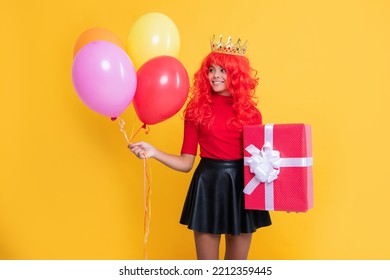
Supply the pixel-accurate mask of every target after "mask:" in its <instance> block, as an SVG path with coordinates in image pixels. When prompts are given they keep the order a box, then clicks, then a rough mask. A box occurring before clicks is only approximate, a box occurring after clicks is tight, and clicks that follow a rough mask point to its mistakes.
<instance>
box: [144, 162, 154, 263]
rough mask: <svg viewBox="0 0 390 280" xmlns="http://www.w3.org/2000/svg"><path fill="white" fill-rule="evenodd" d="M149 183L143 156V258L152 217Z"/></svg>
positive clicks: (146, 257)
mask: <svg viewBox="0 0 390 280" xmlns="http://www.w3.org/2000/svg"><path fill="white" fill-rule="evenodd" d="M151 193H152V191H151V184H150V177H149V175H148V165H147V158H146V157H145V158H144V208H145V211H144V248H145V260H147V259H148V250H147V244H148V239H149V233H150V219H151V217H152V208H151Z"/></svg>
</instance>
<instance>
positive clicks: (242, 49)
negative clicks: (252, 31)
mask: <svg viewBox="0 0 390 280" xmlns="http://www.w3.org/2000/svg"><path fill="white" fill-rule="evenodd" d="M240 43H241V39H238V40H237V43H235V44H233V43H232V37H230V36H229V37H228V40H227V42H226V43H225V42H222V35H220V36H219V41H217V42H216V41H215V35H213V36H212V37H211V40H210V47H211V51H213V52H219V53H225V54H235V55H245V53H246V50H247V43H248V41H246V42H245V44H243V45H241V44H240Z"/></svg>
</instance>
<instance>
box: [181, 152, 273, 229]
mask: <svg viewBox="0 0 390 280" xmlns="http://www.w3.org/2000/svg"><path fill="white" fill-rule="evenodd" d="M243 188H244V163H243V160H216V159H209V158H202V159H201V160H200V162H199V165H198V167H197V168H196V170H195V172H194V175H193V177H192V180H191V183H190V186H189V189H188V193H187V197H186V200H185V202H184V207H183V211H182V215H181V218H180V223H181V224H183V225H188V228H189V229H192V230H195V231H199V232H205V233H213V234H232V235H238V234H240V233H251V232H255V231H256V229H258V228H260V227H264V226H269V225H271V218H270V215H269V212H268V211H259V210H245V209H244V193H243V192H242V190H243Z"/></svg>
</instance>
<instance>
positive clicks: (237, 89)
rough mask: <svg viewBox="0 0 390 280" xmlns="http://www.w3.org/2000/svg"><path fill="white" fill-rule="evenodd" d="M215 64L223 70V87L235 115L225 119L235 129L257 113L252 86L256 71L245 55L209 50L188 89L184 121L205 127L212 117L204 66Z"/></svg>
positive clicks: (206, 70) (206, 73) (239, 127)
mask: <svg viewBox="0 0 390 280" xmlns="http://www.w3.org/2000/svg"><path fill="white" fill-rule="evenodd" d="M213 64H216V65H218V66H220V67H222V68H224V69H225V70H226V73H227V80H226V88H227V90H228V91H229V93H230V94H231V95H232V97H233V110H234V115H235V117H234V118H233V119H231V120H229V121H228V124H229V125H233V126H234V127H236V128H238V129H242V126H243V125H245V124H252V122H251V120H252V117H253V116H254V115H256V114H258V110H257V108H256V105H257V98H256V97H255V89H256V86H257V85H258V78H257V77H256V75H257V72H256V71H255V70H253V69H252V68H251V66H250V63H249V60H248V59H247V58H246V57H245V56H239V55H231V54H222V53H217V52H211V53H210V54H208V55H207V56H206V57H205V58H204V59H203V61H202V64H201V67H200V69H199V70H198V71H197V72H196V73H195V74H194V80H193V85H192V87H191V89H190V101H189V102H188V104H187V107H186V109H185V110H184V118H185V120H188V121H191V122H193V123H195V124H203V125H206V126H209V125H210V124H211V123H212V121H213V119H214V112H213V111H212V107H211V104H212V98H211V97H212V94H213V91H212V88H211V85H210V81H209V79H208V69H209V67H210V66H211V65H213Z"/></svg>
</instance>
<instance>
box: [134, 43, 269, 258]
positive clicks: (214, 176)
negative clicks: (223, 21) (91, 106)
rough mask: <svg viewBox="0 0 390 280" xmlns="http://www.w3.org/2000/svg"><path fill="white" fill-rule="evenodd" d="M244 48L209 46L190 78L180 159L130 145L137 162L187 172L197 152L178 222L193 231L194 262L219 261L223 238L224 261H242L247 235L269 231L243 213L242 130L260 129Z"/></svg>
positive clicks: (264, 218) (255, 215)
mask: <svg viewBox="0 0 390 280" xmlns="http://www.w3.org/2000/svg"><path fill="white" fill-rule="evenodd" d="M245 51H246V47H245V46H241V45H240V40H239V41H238V42H237V44H232V43H231V39H230V37H229V39H228V41H227V42H226V43H223V42H222V40H221V38H220V40H219V42H214V38H213V39H212V41H211V53H209V54H208V55H207V56H206V57H205V58H204V59H203V62H202V64H201V67H200V69H199V70H198V71H197V72H196V73H195V75H194V83H193V86H192V88H191V92H190V101H189V102H188V104H187V107H186V108H185V110H184V137H183V145H182V148H181V154H180V155H173V154H168V153H165V152H163V151H161V150H159V149H157V148H155V147H153V146H152V145H150V144H148V143H145V142H137V143H133V144H130V145H129V148H130V150H131V151H132V152H133V153H134V154H135V155H136V156H137V157H138V158H145V157H148V158H154V159H156V160H158V161H160V162H161V163H163V164H165V165H166V166H168V167H170V168H173V169H175V170H178V171H182V172H189V171H190V170H191V169H192V167H193V165H194V160H195V156H196V155H197V146H198V144H199V147H200V153H199V155H200V158H201V159H200V162H199V165H198V166H197V168H196V170H195V172H194V174H193V177H192V180H191V183H190V186H189V189H188V193H187V197H186V200H185V202H184V207H183V211H182V215H181V219H180V223H181V224H184V225H187V226H188V228H189V229H191V230H193V232H194V238H195V246H196V253H197V258H198V259H199V260H206V259H218V258H219V245H220V240H221V235H222V234H225V240H226V252H225V257H224V258H225V259H226V260H228V259H230V260H232V259H241V260H244V259H247V256H248V252H249V248H250V244H251V239H252V233H253V232H255V231H256V229H258V228H260V227H264V226H269V225H271V219H270V215H269V213H268V211H255V210H245V209H244V195H243V192H242V190H243V188H244V178H243V176H244V175H243V173H244V172H243V168H244V164H243V133H242V128H243V126H244V125H249V124H261V121H262V120H261V113H260V111H259V110H258V109H257V108H256V102H255V88H256V86H257V84H258V78H256V75H255V74H254V73H255V72H254V71H253V69H252V68H251V66H250V63H249V61H248V59H247V58H246V57H245V56H244V54H245Z"/></svg>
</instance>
